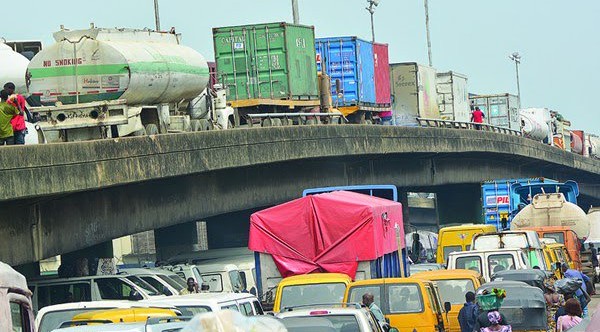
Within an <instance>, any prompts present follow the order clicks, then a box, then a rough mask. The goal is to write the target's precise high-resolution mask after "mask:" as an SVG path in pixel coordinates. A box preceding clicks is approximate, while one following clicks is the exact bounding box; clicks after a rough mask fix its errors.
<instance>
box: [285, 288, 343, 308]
mask: <svg viewBox="0 0 600 332" xmlns="http://www.w3.org/2000/svg"><path fill="white" fill-rule="evenodd" d="M345 292H346V285H345V284H344V283H322V284H307V285H293V286H285V287H283V289H282V290H281V302H280V306H279V307H280V308H282V309H283V308H285V307H294V306H302V305H312V304H334V303H342V301H343V300H344V293H345Z"/></svg>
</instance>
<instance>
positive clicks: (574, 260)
mask: <svg viewBox="0 0 600 332" xmlns="http://www.w3.org/2000/svg"><path fill="white" fill-rule="evenodd" d="M523 230H530V231H535V232H537V234H538V236H539V237H540V238H543V239H552V240H554V241H555V242H556V243H558V244H562V245H563V246H564V247H565V248H566V250H567V251H568V256H569V260H570V261H571V264H572V266H571V265H570V266H571V267H572V268H575V269H581V259H580V252H581V242H580V241H579V239H578V237H577V234H576V233H575V232H574V231H573V230H571V229H570V227H564V226H542V227H525V228H523ZM563 256H564V254H563ZM565 259H566V258H565Z"/></svg>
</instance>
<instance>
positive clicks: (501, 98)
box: [470, 93, 521, 131]
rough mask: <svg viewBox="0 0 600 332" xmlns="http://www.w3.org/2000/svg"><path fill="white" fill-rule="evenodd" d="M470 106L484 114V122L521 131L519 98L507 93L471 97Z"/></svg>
mask: <svg viewBox="0 0 600 332" xmlns="http://www.w3.org/2000/svg"><path fill="white" fill-rule="evenodd" d="M470 100H471V106H472V107H473V108H475V107H479V109H481V110H482V111H483V113H484V114H485V122H487V123H489V124H491V125H493V126H498V127H504V128H508V129H512V130H518V131H520V130H521V117H520V116H519V105H520V104H519V97H517V96H515V95H511V94H509V93H503V94H495V95H471V96H470Z"/></svg>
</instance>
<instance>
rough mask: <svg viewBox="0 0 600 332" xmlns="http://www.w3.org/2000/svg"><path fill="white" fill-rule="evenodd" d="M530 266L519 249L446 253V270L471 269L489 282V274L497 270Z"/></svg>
mask: <svg viewBox="0 0 600 332" xmlns="http://www.w3.org/2000/svg"><path fill="white" fill-rule="evenodd" d="M530 268H531V267H530V266H529V264H528V260H527V256H526V255H525V253H524V252H523V250H521V249H494V250H471V251H455V252H452V253H450V254H449V255H448V270H453V269H466V270H473V271H476V272H478V273H479V274H481V276H482V277H483V278H484V279H485V281H486V282H490V279H491V276H492V275H493V274H494V273H496V272H498V271H503V270H521V269H530Z"/></svg>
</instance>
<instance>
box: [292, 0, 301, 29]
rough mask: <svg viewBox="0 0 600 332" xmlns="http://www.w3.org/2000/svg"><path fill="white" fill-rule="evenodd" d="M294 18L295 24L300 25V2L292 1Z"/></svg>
mask: <svg viewBox="0 0 600 332" xmlns="http://www.w3.org/2000/svg"><path fill="white" fill-rule="evenodd" d="M292 17H293V18H294V24H300V16H299V15H298V0H292Z"/></svg>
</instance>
